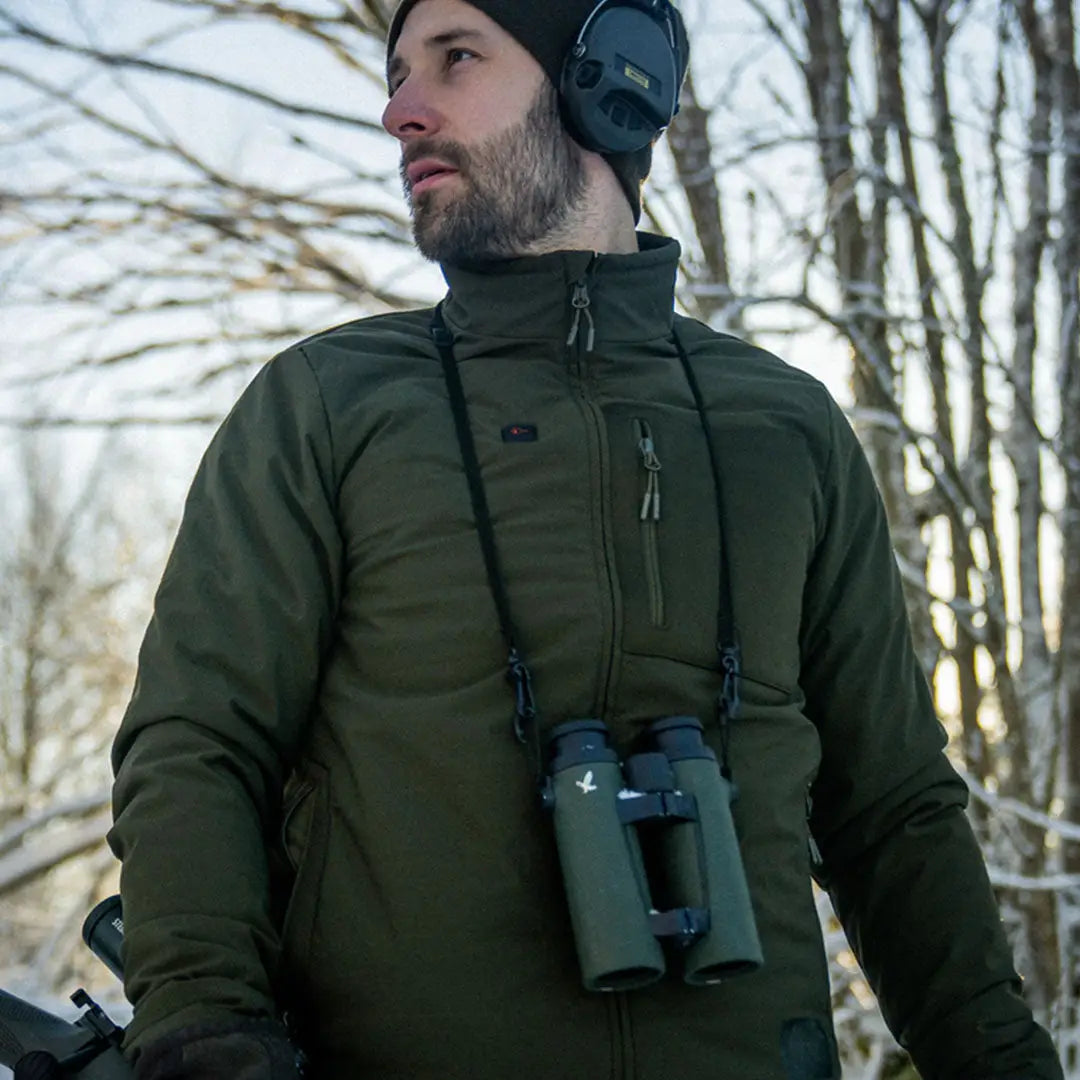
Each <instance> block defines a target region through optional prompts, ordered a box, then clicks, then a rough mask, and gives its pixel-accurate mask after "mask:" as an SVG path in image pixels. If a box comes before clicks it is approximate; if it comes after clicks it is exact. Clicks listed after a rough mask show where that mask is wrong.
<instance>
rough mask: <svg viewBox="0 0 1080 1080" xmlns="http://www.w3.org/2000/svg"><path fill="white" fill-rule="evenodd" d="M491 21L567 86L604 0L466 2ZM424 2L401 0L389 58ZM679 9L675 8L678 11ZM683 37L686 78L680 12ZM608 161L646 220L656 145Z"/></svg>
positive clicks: (607, 156)
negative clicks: (578, 43) (570, 67)
mask: <svg viewBox="0 0 1080 1080" xmlns="http://www.w3.org/2000/svg"><path fill="white" fill-rule="evenodd" d="M466 2H467V3H469V4H471V5H472V6H473V7H474V8H478V9H479V10H480V11H482V12H483V13H484V14H485V15H487V16H488V18H490V19H493V20H494V21H495V22H497V23H498V24H499V25H500V26H501V27H502V28H503V29H504V30H505V31H506V32H507V33H509V34H511V35H512V36H513V37H515V38H516V39H517V40H518V42H519V43H520V44H521V45H522V46H524V48H526V49H527V50H528V51H529V52H530V53H532V55H533V56H534V57H536V60H537V61H538V63H539V64H540V66H541V67H542V68H543V69H544V71H545V72H546V73H547V76H548V78H549V79H550V80H551V81H552V83H554V84H555V86H556V87H557V86H558V85H559V84H560V82H561V81H562V70H563V62H564V61H565V59H566V54H567V53H568V52H569V51H570V48H571V46H572V45H573V44H574V42H575V40H576V39H577V36H578V34H579V33H580V32H581V28H582V27H583V26H584V25H585V20H586V19H587V18H588V17H589V15H590V14H592V12H593V10H594V9H595V8H596V6H597V3H598V0H540V2H538V0H466ZM418 3H420V0H401V3H400V4H399V5H398V7H397V10H396V11H395V12H394V18H393V19H392V21H391V23H390V33H389V34H388V35H387V39H386V55H387V57H390V56H391V55H392V54H393V52H394V46H395V45H396V44H397V39H398V36H399V35H400V34H401V28H402V26H403V25H404V23H405V18H406V16H407V15H408V14H409V12H410V11H412V9H413V8H414V7H416V5H417V4H418ZM673 10H674V8H673ZM675 24H676V27H677V31H678V37H679V56H680V59H681V62H682V70H681V71H680V72H679V78H680V79H681V78H682V77H683V76H684V75H685V74H686V65H687V62H688V60H689V58H690V44H689V42H688V40H687V37H686V28H685V27H684V26H683V21H682V17H681V16H680V15H679V13H678V12H677V11H676V12H675ZM604 158H605V160H606V161H607V162H608V164H609V165H610V166H611V168H612V169H613V170H614V172H615V175H616V176H617V177H618V178H619V183H620V184H621V185H622V189H623V192H624V193H625V194H626V197H627V199H628V200H629V201H630V206H631V208H632V209H633V211H634V222H635V223H636V222H637V221H638V219H639V218H640V217H641V185H642V184H643V183H644V182H645V177H647V176H648V175H649V170H650V169H651V168H652V146H645V147H642V149H640V150H635V151H633V152H632V153H628V154H605V155H604Z"/></svg>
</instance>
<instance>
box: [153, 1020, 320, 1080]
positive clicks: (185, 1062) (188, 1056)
mask: <svg viewBox="0 0 1080 1080" xmlns="http://www.w3.org/2000/svg"><path fill="white" fill-rule="evenodd" d="M302 1076H303V1054H302V1053H301V1052H300V1051H299V1050H298V1049H297V1048H296V1047H295V1046H294V1045H293V1044H292V1043H291V1042H290V1041H289V1038H288V1036H287V1035H286V1033H285V1030H284V1029H283V1028H282V1027H281V1026H280V1025H279V1024H274V1023H271V1022H269V1021H265V1020H262V1021H260V1020H237V1021H236V1022H235V1023H231V1024H228V1025H221V1024H200V1025H197V1026H195V1027H189V1028H181V1029H180V1030H179V1031H175V1032H173V1033H172V1034H171V1035H167V1036H166V1037H165V1038H163V1039H161V1040H159V1041H158V1042H156V1043H152V1044H151V1045H150V1046H148V1047H147V1048H146V1049H145V1050H144V1051H143V1052H142V1053H141V1054H140V1055H139V1057H138V1058H137V1060H136V1062H135V1080H300V1077H302Z"/></svg>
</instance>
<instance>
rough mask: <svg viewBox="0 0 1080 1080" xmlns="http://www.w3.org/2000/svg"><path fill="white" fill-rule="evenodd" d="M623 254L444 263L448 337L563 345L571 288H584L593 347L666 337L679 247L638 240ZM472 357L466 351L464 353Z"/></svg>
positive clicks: (666, 242) (664, 241) (667, 242)
mask: <svg viewBox="0 0 1080 1080" xmlns="http://www.w3.org/2000/svg"><path fill="white" fill-rule="evenodd" d="M638 243H639V245H640V250H638V251H637V252H634V253H633V254H630V255H596V254H593V253H592V252H589V251H559V252H555V253H553V254H550V255H536V256H529V257H527V258H520V259H507V260H505V261H500V262H492V263H488V264H484V265H474V266H468V267H465V266H447V265H444V266H443V268H442V270H443V276H444V277H445V278H446V282H447V284H448V285H449V286H450V291H449V293H448V295H447V297H446V301H445V303H444V305H443V314H444V317H445V319H446V322H447V325H448V327H449V329H450V330H451V332H452V333H453V334H454V337H455V338H465V339H466V340H467V339H468V338H485V339H491V338H500V339H502V340H504V341H505V340H511V341H530V340H531V341H541V340H543V341H556V340H560V339H561V340H562V341H563V342H565V341H566V338H567V336H568V334H569V331H570V327H571V326H572V324H573V316H574V308H573V305H572V303H571V301H572V298H573V296H574V292H575V286H577V285H578V284H580V283H582V282H584V283H585V284H586V288H587V291H588V297H589V313H590V314H591V315H592V318H593V320H594V326H595V335H596V342H597V344H600V343H602V342H605V341H608V342H620V341H646V340H651V339H655V338H659V337H669V336H670V335H671V325H672V319H673V309H674V299H675V275H676V272H677V271H678V266H679V253H680V248H679V244H678V242H677V241H675V240H670V239H667V238H666V237H661V236H652V235H650V234H648V233H639V234H638ZM469 351H470V352H472V351H474V350H473V349H470V350H469Z"/></svg>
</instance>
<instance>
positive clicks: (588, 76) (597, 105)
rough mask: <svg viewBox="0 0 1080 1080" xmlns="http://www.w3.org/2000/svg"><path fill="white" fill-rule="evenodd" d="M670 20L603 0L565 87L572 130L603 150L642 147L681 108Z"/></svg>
mask: <svg viewBox="0 0 1080 1080" xmlns="http://www.w3.org/2000/svg"><path fill="white" fill-rule="evenodd" d="M674 37H675V35H674V29H673V26H672V24H671V21H670V17H665V18H659V17H657V16H656V15H654V14H652V13H650V12H648V11H646V10H644V9H642V8H640V7H637V6H636V5H634V4H632V3H625V2H624V3H614V4H612V3H610V0H602V2H601V3H600V4H599V5H598V7H597V8H596V9H595V10H594V12H593V14H592V15H591V16H590V17H589V20H588V21H587V22H586V23H585V26H584V27H583V28H582V31H581V34H580V35H579V37H578V39H577V41H576V42H575V44H574V46H573V48H572V49H571V50H570V52H569V54H568V55H567V57H566V61H565V63H564V65H563V73H562V82H561V85H560V87H559V90H560V95H561V99H562V106H563V111H564V115H565V118H566V121H567V125H568V127H569V129H570V132H571V134H572V135H573V136H574V138H576V139H577V141H578V142H580V143H581V145H582V146H584V147H586V149H589V150H595V151H597V152H598V153H602V154H625V153H633V152H634V151H637V150H641V149H642V148H643V147H645V146H648V145H649V144H650V143H652V142H653V141H654V140H655V139H656V136H657V135H658V134H659V133H660V132H661V131H662V130H663V129H664V128H665V127H667V125H668V124H670V123H671V121H672V118H673V117H674V116H675V114H676V112H678V105H679V72H680V64H679V56H678V53H677V50H676V47H675V46H674V45H673V44H672V42H673V40H674Z"/></svg>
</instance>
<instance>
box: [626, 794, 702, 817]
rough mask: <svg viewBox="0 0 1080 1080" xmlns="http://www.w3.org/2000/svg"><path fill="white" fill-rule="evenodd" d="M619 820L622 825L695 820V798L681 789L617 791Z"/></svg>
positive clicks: (696, 813) (696, 811) (696, 812)
mask: <svg viewBox="0 0 1080 1080" xmlns="http://www.w3.org/2000/svg"><path fill="white" fill-rule="evenodd" d="M617 808H618V814H619V820H620V821H621V822H622V823H623V824H624V825H640V824H642V823H643V822H647V821H658V822H664V823H669V824H670V823H675V822H680V821H697V820H698V808H697V799H695V798H694V796H693V795H686V794H684V793H683V792H681V791H626V792H620V793H619V801H618V806H617Z"/></svg>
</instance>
